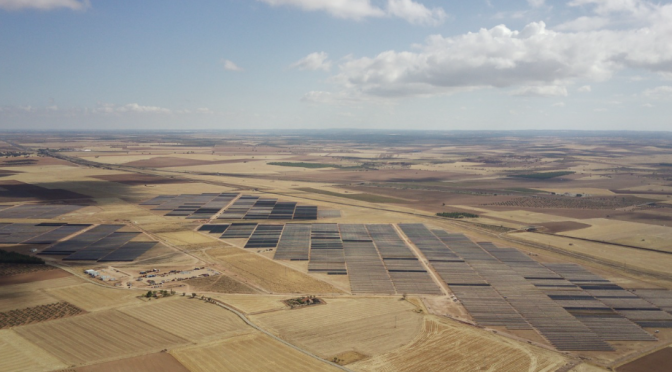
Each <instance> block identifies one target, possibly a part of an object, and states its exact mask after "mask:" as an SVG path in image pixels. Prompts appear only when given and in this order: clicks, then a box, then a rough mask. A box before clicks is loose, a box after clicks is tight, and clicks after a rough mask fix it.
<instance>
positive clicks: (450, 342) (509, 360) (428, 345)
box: [350, 317, 568, 372]
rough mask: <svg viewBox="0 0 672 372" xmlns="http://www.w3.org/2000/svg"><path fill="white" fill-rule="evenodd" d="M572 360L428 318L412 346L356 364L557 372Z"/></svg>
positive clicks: (404, 368) (361, 367)
mask: <svg viewBox="0 0 672 372" xmlns="http://www.w3.org/2000/svg"><path fill="white" fill-rule="evenodd" d="M567 363H568V360H567V359H566V358H565V357H563V356H561V355H558V354H556V353H553V352H551V351H549V350H545V349H542V348H539V347H534V346H530V345H528V344H525V343H523V342H520V341H514V340H510V339H505V338H501V337H497V336H495V335H493V334H492V333H490V332H486V331H483V330H480V329H473V328H471V327H467V326H465V325H462V324H459V323H456V322H451V321H447V320H443V319H439V318H436V317H427V318H425V319H424V321H423V324H422V330H421V332H420V334H419V335H418V336H417V337H416V338H415V339H414V340H413V341H412V342H411V343H409V344H408V345H405V346H404V347H402V348H399V349H397V350H394V351H392V352H389V353H385V354H382V355H378V356H374V357H372V358H370V359H368V360H364V361H361V362H356V363H355V364H353V365H352V366H350V367H352V368H353V369H355V370H357V371H408V372H410V371H442V370H445V368H446V366H450V370H451V371H479V370H480V371H483V370H493V371H504V372H508V371H510V372H518V371H530V372H532V371H547V372H551V371H556V370H558V369H559V368H560V367H562V366H564V365H565V364H567Z"/></svg>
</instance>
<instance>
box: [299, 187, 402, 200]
mask: <svg viewBox="0 0 672 372" xmlns="http://www.w3.org/2000/svg"><path fill="white" fill-rule="evenodd" d="M297 190H301V191H305V192H310V193H314V194H322V195H329V196H336V197H338V198H345V199H352V200H359V201H364V202H369V203H408V201H407V200H402V199H395V198H390V197H387V196H381V195H374V194H341V193H337V192H331V191H326V190H320V189H314V188H312V187H302V188H299V189H297Z"/></svg>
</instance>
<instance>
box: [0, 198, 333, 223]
mask: <svg viewBox="0 0 672 372" xmlns="http://www.w3.org/2000/svg"><path fill="white" fill-rule="evenodd" d="M140 205H150V206H154V207H153V208H152V210H155V211H168V212H167V213H166V214H165V215H166V216H171V217H186V218H187V219H213V218H216V219H218V220H243V219H245V220H269V219H270V220H292V219H294V220H316V219H317V216H318V210H317V207H316V206H311V205H299V206H297V203H295V202H281V201H278V199H274V198H260V197H259V196H255V195H241V194H237V193H221V194H218V193H204V194H182V195H159V196H157V197H155V198H152V199H150V200H147V201H144V202H142V203H140ZM0 212H1V211H0ZM332 215H333V214H332Z"/></svg>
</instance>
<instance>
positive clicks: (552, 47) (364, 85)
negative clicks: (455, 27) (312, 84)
mask: <svg viewBox="0 0 672 372" xmlns="http://www.w3.org/2000/svg"><path fill="white" fill-rule="evenodd" d="M581 1H583V2H584V3H587V1H589V0H581ZM624 1H626V2H628V1H635V0H624ZM607 2H610V1H609V0H607ZM635 2H637V1H635ZM637 3H639V2H637ZM577 4H578V2H577ZM600 6H605V7H606V5H598V6H597V8H599V7H600ZM647 6H648V5H647ZM651 6H653V5H651ZM656 7H657V8H656V9H657V10H658V15H656V16H655V17H652V18H649V19H648V21H647V22H648V24H647V25H645V26H643V27H640V26H637V27H634V26H633V27H630V28H625V29H618V30H594V31H578V32H563V31H556V30H551V29H548V28H547V27H546V25H545V23H544V22H532V23H529V24H528V25H527V26H525V27H524V28H523V29H522V30H519V31H518V30H511V29H509V28H508V27H506V26H505V25H499V26H495V27H493V28H491V29H481V30H479V31H478V32H469V33H466V34H462V35H457V36H450V37H443V36H441V35H433V36H430V37H429V38H428V39H427V40H426V42H425V43H424V44H421V45H414V46H413V47H414V49H415V50H413V51H394V50H390V51H385V52H382V53H379V54H378V55H376V56H373V57H361V58H347V59H344V60H343V62H341V63H340V64H339V66H338V68H339V72H338V73H337V74H335V75H334V76H332V77H330V79H329V81H330V82H331V83H333V84H334V85H335V86H336V87H337V89H339V94H345V95H349V96H350V97H351V98H363V97H388V98H389V97H408V96H428V95H437V94H446V93H454V92H456V91H464V90H473V89H479V88H486V87H494V88H507V87H518V89H517V90H514V92H513V94H518V95H538V96H565V95H567V88H566V87H568V86H571V85H574V84H576V83H577V82H580V81H586V80H587V81H606V80H608V79H610V78H611V77H612V76H613V74H614V73H615V72H617V71H620V70H623V69H631V70H644V71H650V72H655V73H658V74H659V75H661V76H662V75H663V74H667V75H669V76H672V43H670V42H669V40H672V5H667V6H660V7H658V6H657V5H656ZM625 8H627V7H625ZM605 9H620V8H618V7H617V6H616V5H611V6H610V7H607V8H605ZM603 12H606V13H608V11H607V10H604V11H603ZM587 87H589V86H588V85H583V86H582V87H580V88H578V90H579V91H581V92H585V91H586V90H587V89H588V88H587Z"/></svg>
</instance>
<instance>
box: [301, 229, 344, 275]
mask: <svg viewBox="0 0 672 372" xmlns="http://www.w3.org/2000/svg"><path fill="white" fill-rule="evenodd" d="M308 271H317V272H326V273H328V274H331V275H345V274H347V272H346V270H345V256H344V255H343V241H342V240H341V235H340V233H339V230H338V225H337V224H335V223H328V224H327V223H318V224H313V225H312V229H311V235H310V261H309V262H308Z"/></svg>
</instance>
